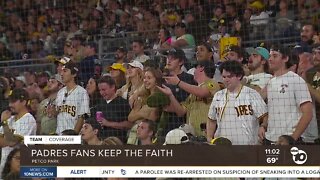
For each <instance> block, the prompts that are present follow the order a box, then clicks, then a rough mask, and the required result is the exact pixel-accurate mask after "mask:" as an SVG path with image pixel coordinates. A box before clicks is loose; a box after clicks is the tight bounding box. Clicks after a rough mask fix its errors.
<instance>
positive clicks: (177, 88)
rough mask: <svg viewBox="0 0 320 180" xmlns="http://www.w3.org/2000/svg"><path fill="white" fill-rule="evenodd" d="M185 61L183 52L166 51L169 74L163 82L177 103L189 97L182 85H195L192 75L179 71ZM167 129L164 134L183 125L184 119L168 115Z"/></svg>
mask: <svg viewBox="0 0 320 180" xmlns="http://www.w3.org/2000/svg"><path fill="white" fill-rule="evenodd" d="M185 61H186V56H185V54H184V51H183V50H182V49H180V48H172V49H170V50H169V51H168V57H167V64H166V68H167V69H168V70H169V74H168V75H166V76H165V77H164V78H165V81H166V86H168V87H169V88H170V89H171V91H172V93H173V95H174V97H175V98H176V99H177V100H178V102H182V101H185V100H186V98H187V97H188V96H189V92H188V91H186V90H185V89H183V88H181V85H183V84H189V85H195V84H196V83H195V81H194V79H193V75H191V74H188V73H186V72H184V71H182V70H181V67H182V66H183V65H184V63H185ZM169 117H170V118H169V120H168V128H167V129H166V132H168V131H169V130H172V129H174V128H178V127H179V126H180V125H182V124H184V122H185V117H177V115H176V114H175V113H170V114H169Z"/></svg>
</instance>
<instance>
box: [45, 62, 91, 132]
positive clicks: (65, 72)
mask: <svg viewBox="0 0 320 180" xmlns="http://www.w3.org/2000/svg"><path fill="white" fill-rule="evenodd" d="M78 73H79V69H78V67H77V65H76V64H75V63H74V62H72V61H69V62H68V63H66V64H65V65H64V66H63V68H62V73H61V74H60V75H61V79H62V82H63V83H64V84H65V87H63V88H62V89H60V90H59V92H58V94H57V98H56V100H55V105H56V106H57V108H54V109H57V111H58V112H50V113H52V114H53V115H56V116H57V130H56V133H57V134H61V132H62V131H64V130H66V129H74V130H75V132H77V133H79V131H80V129H81V127H82V124H83V117H84V115H85V114H89V113H90V110H89V96H88V93H87V91H86V90H85V89H84V88H83V87H81V86H79V85H77V83H76V78H77V76H78Z"/></svg>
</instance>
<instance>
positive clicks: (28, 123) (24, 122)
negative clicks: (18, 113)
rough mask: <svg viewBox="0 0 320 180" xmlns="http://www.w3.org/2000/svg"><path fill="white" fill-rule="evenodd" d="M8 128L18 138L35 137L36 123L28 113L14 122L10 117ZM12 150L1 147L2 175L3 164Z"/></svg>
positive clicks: (0, 168)
mask: <svg viewBox="0 0 320 180" xmlns="http://www.w3.org/2000/svg"><path fill="white" fill-rule="evenodd" d="M8 126H9V128H10V129H13V130H14V134H16V135H19V136H22V137H24V136H30V135H36V132H37V123H36V120H35V119H34V117H33V116H32V115H31V114H30V113H26V114H25V115H23V116H22V117H21V118H20V119H18V120H17V121H15V117H14V116H11V117H10V118H9V119H8ZM0 133H1V134H3V133H4V132H3V127H0ZM12 150H13V147H9V146H6V147H3V148H2V151H1V165H0V173H1V174H2V170H3V167H4V164H5V162H6V160H7V157H8V155H9V153H10V152H11V151H12Z"/></svg>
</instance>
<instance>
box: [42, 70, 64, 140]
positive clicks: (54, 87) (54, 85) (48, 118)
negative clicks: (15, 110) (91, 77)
mask: <svg viewBox="0 0 320 180" xmlns="http://www.w3.org/2000/svg"><path fill="white" fill-rule="evenodd" d="M63 86H64V84H63V82H62V79H61V76H59V75H57V74H56V75H55V76H52V77H51V78H50V79H49V81H48V82H47V87H48V93H49V97H48V98H46V99H44V100H42V101H41V102H40V104H39V106H38V111H37V125H38V128H37V131H38V134H41V135H50V134H55V132H56V128H57V119H56V117H55V116H53V115H52V114H50V113H49V111H47V109H50V108H52V107H54V105H55V104H54V101H55V99H56V98H57V93H58V91H59V90H60V89H61V88H62V87H63Z"/></svg>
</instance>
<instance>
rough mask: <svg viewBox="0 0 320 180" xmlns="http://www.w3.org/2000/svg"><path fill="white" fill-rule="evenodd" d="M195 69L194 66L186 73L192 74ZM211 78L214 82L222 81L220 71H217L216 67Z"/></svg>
mask: <svg viewBox="0 0 320 180" xmlns="http://www.w3.org/2000/svg"><path fill="white" fill-rule="evenodd" d="M195 70H196V68H191V69H189V70H188V72H187V73H188V74H191V75H193V76H194V71H195ZM213 80H215V81H216V82H222V76H221V72H220V71H219V69H218V68H216V71H215V72H214V76H213Z"/></svg>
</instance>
